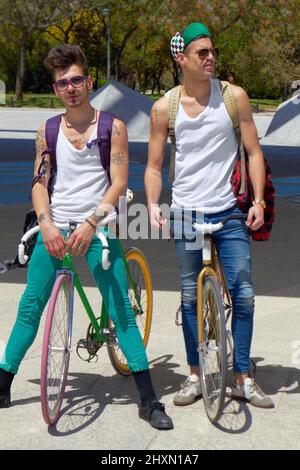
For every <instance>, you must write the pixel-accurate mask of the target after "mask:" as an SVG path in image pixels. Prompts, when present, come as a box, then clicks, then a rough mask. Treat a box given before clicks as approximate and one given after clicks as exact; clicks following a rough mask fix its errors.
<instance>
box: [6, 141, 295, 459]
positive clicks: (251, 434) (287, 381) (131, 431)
mask: <svg viewBox="0 0 300 470" xmlns="http://www.w3.org/2000/svg"><path fill="white" fill-rule="evenodd" d="M1 148H2V151H0V159H1V160H2V161H4V154H3V148H7V147H3V146H2V147H1ZM17 154H18V155H20V153H19V152H16V155H17ZM273 155H274V157H272V158H273V160H272V167H273V169H274V168H275V171H274V176H276V177H281V176H282V175H283V176H288V177H291V176H300V165H299V159H298V158H297V156H298V155H297V153H296V152H294V153H293V152H291V153H288V152H287V160H284V158H283V157H282V155H281V156H279V154H276V149H275V150H274V152H273ZM19 158H20V159H21V158H22V156H20V157H19ZM287 162H288V163H287ZM169 196H170V194H169V192H168V191H164V192H163V197H162V200H163V201H167V200H168V199H169ZM135 198H136V201H138V202H143V201H144V195H143V193H142V192H138V191H137V192H136V193H135ZM28 208H30V205H29V204H14V205H10V206H8V205H3V206H0V220H1V243H0V260H4V259H7V258H11V257H14V254H15V250H16V245H17V243H18V240H19V234H20V233H21V231H22V230H21V229H22V224H23V219H24V214H25V212H26V210H27V209H28ZM299 212H300V206H299V200H298V198H297V194H290V195H289V196H286V197H279V198H277V218H276V223H275V225H274V229H273V235H272V238H271V240H270V241H269V242H266V243H253V278H254V285H255V290H256V294H257V296H256V314H255V331H254V339H253V347H252V357H253V358H254V360H255V362H256V363H257V381H258V383H259V384H260V385H261V387H262V388H263V389H264V390H265V392H266V393H268V394H270V395H271V396H272V397H273V399H274V401H275V405H276V407H275V409H273V410H260V409H256V408H253V407H251V406H249V405H247V404H242V403H238V402H235V401H232V400H230V399H226V404H225V408H224V413H223V415H222V417H221V419H220V422H219V424H218V426H213V425H212V424H211V423H210V422H209V421H208V419H207V417H206V413H205V409H204V405H203V401H202V400H199V401H197V402H196V403H195V404H193V405H192V406H189V407H182V408H180V407H175V406H174V405H173V401H172V399H173V396H174V394H175V393H176V391H177V390H178V388H179V385H180V383H181V382H182V381H183V380H184V379H185V377H186V375H187V367H186V360H185V352H184V346H183V338H182V331H181V328H180V327H177V326H176V325H175V323H174V318H175V313H176V310H177V307H178V305H179V301H180V295H179V283H178V269H177V265H176V260H175V253H174V245H173V242H168V241H143V240H137V241H134V242H133V243H131V242H130V241H126V242H125V246H129V245H131V244H134V245H136V246H138V247H140V248H141V249H143V251H144V252H145V254H146V256H147V258H148V260H149V264H150V268H151V272H152V278H153V286H154V308H153V326H152V330H151V337H150V341H149V345H148V348H147V352H148V356H149V360H150V364H151V372H152V377H153V382H154V385H155V388H156V390H157V394H158V397H159V399H160V400H162V401H163V402H164V403H165V404H166V408H167V412H168V413H169V414H170V416H171V417H172V418H173V420H174V424H175V429H174V430H172V431H168V432H162V431H161V432H159V431H157V430H155V429H153V428H151V427H150V426H149V425H148V424H147V423H145V422H144V421H141V420H140V419H139V418H138V416H137V393H136V391H135V387H134V383H133V381H132V379H131V378H130V377H129V378H123V377H120V376H119V375H117V374H116V373H115V372H114V370H113V368H112V366H111V365H110V362H109V359H108V355H107V351H106V350H105V348H103V350H101V351H100V354H99V360H98V362H97V363H95V364H88V363H85V362H83V361H81V360H80V359H79V358H78V357H77V356H76V354H75V352H74V353H73V355H72V358H71V364H70V370H69V375H68V382H67V389H66V396H65V401H64V403H63V407H62V414H61V418H60V419H59V421H58V422H57V424H56V425H55V426H53V427H51V428H47V426H46V425H45V424H44V422H43V419H42V414H41V408H40V390H39V382H40V359H41V344H42V334H43V324H44V318H43V319H42V322H41V327H40V330H39V334H38V337H37V338H36V341H35V343H34V345H33V346H32V347H31V349H30V350H29V352H28V354H27V356H26V358H25V360H24V362H23V363H22V366H21V368H20V372H19V374H18V375H17V377H16V379H15V381H14V383H13V388H12V398H13V405H12V407H11V408H10V409H2V410H0V423H1V425H0V449H71V450H72V449H96V450H107V449H110V450H118V449H122V450H130V449H133V450H136V449H144V450H145V449H146V450H154V449H157V450H161V451H164V452H166V451H168V450H171V449H172V450H173V449H177V450H183V449H189V450H201V449H299V448H300V438H299V437H300V436H299V429H300V411H299V410H300V382H299V381H300V319H299V309H300V297H299V292H300V280H299V265H300V251H299V243H298V241H299V236H298V234H299V231H300V217H299ZM76 264H77V267H78V269H79V272H80V275H81V277H82V279H83V281H84V284H85V285H86V286H87V292H88V296H89V298H90V300H91V303H92V305H93V306H94V307H95V309H96V310H98V311H100V303H101V300H100V297H99V294H98V291H97V290H96V289H95V287H94V286H93V282H92V280H91V278H90V275H89V273H88V272H87V269H86V267H85V266H84V265H83V263H82V261H81V260H77V262H76ZM0 276H1V277H0V299H1V319H0V356H1V349H2V351H3V348H4V347H5V343H6V342H7V340H8V336H9V333H10V330H11V328H12V326H13V324H14V321H15V317H16V311H17V307H18V302H19V299H20V296H21V294H22V292H23V289H24V286H25V282H26V269H18V270H14V271H11V272H9V273H7V274H5V275H4V274H3V275H0ZM75 305H76V307H75V318H74V334H73V339H74V341H73V344H75V345H76V342H77V341H78V339H80V338H82V337H84V336H85V332H86V329H87V326H88V322H87V320H86V317H85V315H84V312H83V311H82V308H81V306H80V303H79V302H77V301H76V304H75ZM229 380H230V379H229Z"/></svg>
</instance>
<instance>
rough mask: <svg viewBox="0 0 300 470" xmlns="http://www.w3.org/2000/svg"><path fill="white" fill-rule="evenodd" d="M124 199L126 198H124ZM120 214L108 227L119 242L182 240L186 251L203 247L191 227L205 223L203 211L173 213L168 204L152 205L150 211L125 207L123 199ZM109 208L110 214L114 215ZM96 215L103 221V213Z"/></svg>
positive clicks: (140, 206) (199, 235) (138, 206)
mask: <svg viewBox="0 0 300 470" xmlns="http://www.w3.org/2000/svg"><path fill="white" fill-rule="evenodd" d="M124 199H126V198H124ZM119 207H120V208H121V207H122V210H120V213H119V218H118V229H116V226H117V221H116V219H112V221H111V222H109V223H108V226H109V228H111V229H112V233H118V238H119V239H121V240H126V239H128V238H129V239H131V240H169V239H170V238H173V239H174V240H182V239H184V240H185V242H186V246H185V248H186V250H197V249H201V248H202V247H203V240H204V236H203V234H202V233H201V232H199V231H197V230H196V229H195V227H194V225H193V224H194V223H195V222H196V223H198V224H201V223H203V221H204V215H203V211H202V210H201V211H199V210H197V211H196V210H192V209H190V210H186V209H174V208H171V207H170V206H169V205H168V204H161V205H158V204H153V205H152V206H151V207H150V209H148V207H147V206H146V205H145V204H141V203H131V204H130V206H129V207H126V204H125V205H124V201H123V197H122V198H120V203H119ZM114 209H115V208H114V207H111V208H110V210H109V211H108V212H109V213H114ZM96 214H97V215H98V216H99V217H100V218H103V212H102V213H101V211H99V213H98V210H97V211H96Z"/></svg>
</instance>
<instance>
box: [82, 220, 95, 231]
mask: <svg viewBox="0 0 300 470" xmlns="http://www.w3.org/2000/svg"><path fill="white" fill-rule="evenodd" d="M85 221H86V222H87V223H88V224H90V226H91V227H93V229H94V230H97V226H96V225H94V224H93V223H92V222H91V221H90V220H89V219H85Z"/></svg>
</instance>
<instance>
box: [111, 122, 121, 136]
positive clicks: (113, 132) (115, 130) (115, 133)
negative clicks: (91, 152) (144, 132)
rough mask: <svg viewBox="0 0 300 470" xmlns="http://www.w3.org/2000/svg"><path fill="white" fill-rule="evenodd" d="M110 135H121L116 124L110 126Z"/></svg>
mask: <svg viewBox="0 0 300 470" xmlns="http://www.w3.org/2000/svg"><path fill="white" fill-rule="evenodd" d="M111 135H121V132H120V131H119V129H118V126H117V125H116V124H113V126H112V134H111Z"/></svg>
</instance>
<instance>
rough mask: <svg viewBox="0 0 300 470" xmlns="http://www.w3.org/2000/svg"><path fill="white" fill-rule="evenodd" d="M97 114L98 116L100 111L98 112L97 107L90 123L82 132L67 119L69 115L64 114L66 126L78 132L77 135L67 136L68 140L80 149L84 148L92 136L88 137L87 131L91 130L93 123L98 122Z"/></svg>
mask: <svg viewBox="0 0 300 470" xmlns="http://www.w3.org/2000/svg"><path fill="white" fill-rule="evenodd" d="M97 116H98V113H97V110H96V109H95V110H94V116H93V118H92V119H91V120H90V121H89V122H88V125H87V127H86V129H85V131H84V132H80V131H79V130H78V129H76V128H75V126H74V125H72V124H71V123H70V122H68V120H67V115H66V114H64V115H63V117H64V121H65V126H66V128H67V129H68V130H69V129H72V130H74V131H75V132H76V135H72V136H66V137H67V139H68V141H69V142H70V143H71V144H72V145H73V146H74V147H75V148H77V149H78V150H82V148H83V147H84V146H85V145H86V144H87V142H88V141H89V139H90V136H89V137H86V132H87V131H88V130H89V128H90V126H91V125H92V124H95V123H96V122H97Z"/></svg>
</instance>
